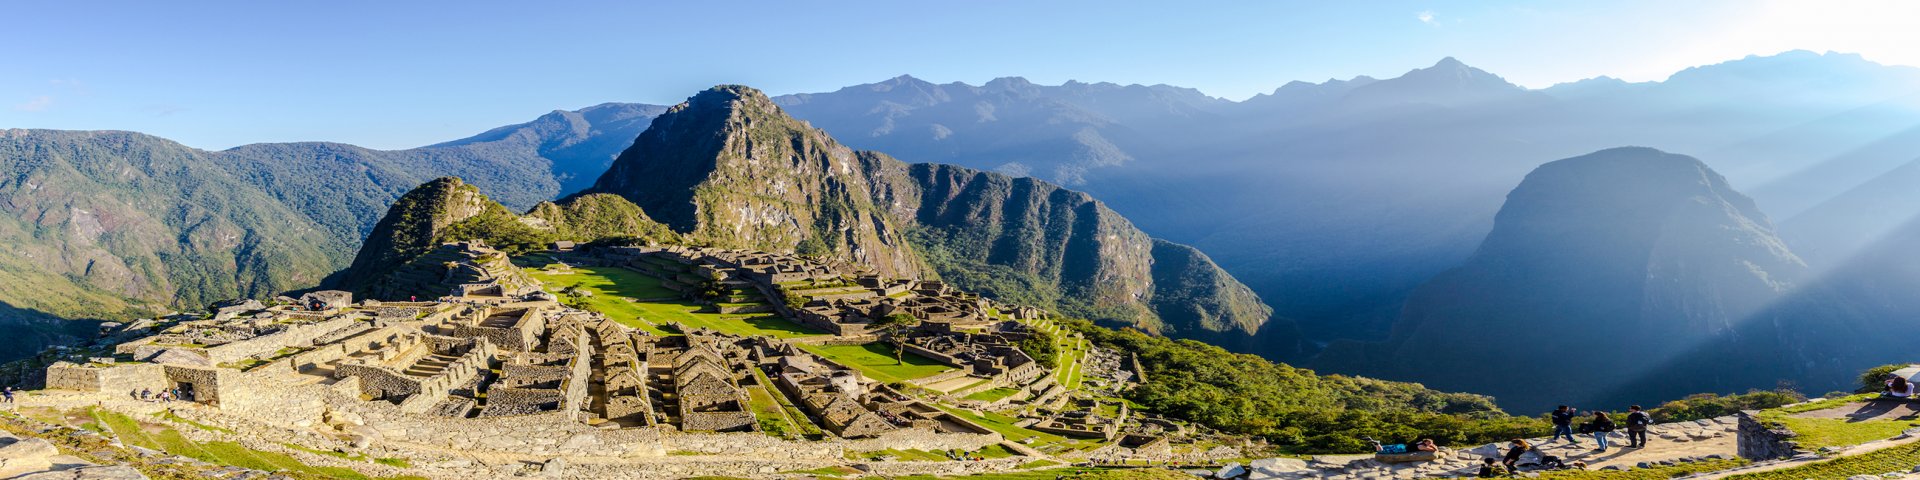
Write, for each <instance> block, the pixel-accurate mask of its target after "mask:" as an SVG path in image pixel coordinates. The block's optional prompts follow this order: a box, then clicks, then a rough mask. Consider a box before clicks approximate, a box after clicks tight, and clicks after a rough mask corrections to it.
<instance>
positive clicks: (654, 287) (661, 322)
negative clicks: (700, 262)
mask: <svg viewBox="0 0 1920 480" xmlns="http://www.w3.org/2000/svg"><path fill="white" fill-rule="evenodd" d="M528 273H529V274H530V275H532V276H533V278H534V279H535V280H539V281H541V282H544V283H546V284H547V290H548V291H551V292H556V293H558V292H559V291H560V290H562V289H565V288H567V287H575V288H578V289H580V290H584V291H586V292H589V293H591V295H589V296H585V297H582V298H581V299H580V300H579V302H578V303H579V304H580V305H581V306H584V307H586V308H588V309H591V310H593V311H597V312H600V313H602V314H605V315H607V317H609V318H612V319H613V321H616V322H620V323H621V324H623V325H627V326H630V327H634V328H638V329H641V330H646V331H648V332H651V333H653V334H656V335H665V334H669V333H671V332H667V331H666V329H665V327H666V326H667V324H669V323H680V324H682V325H686V326H688V327H696V328H699V327H704V328H711V329H714V330H717V331H721V332H726V333H731V334H736V335H747V336H753V335H768V336H772V337H776V338H794V337H805V336H813V335H825V333H824V332H820V331H817V330H814V329H811V328H807V327H806V326H804V325H800V324H797V323H793V322H790V321H787V320H786V319H784V318H780V317H779V316H777V315H773V314H768V313H713V312H702V311H701V310H703V309H705V308H706V307H705V306H703V305H700V304H698V303H694V302H690V301H685V300H677V298H679V297H680V294H679V292H675V291H673V290H671V289H668V288H666V287H663V286H661V285H660V279H658V278H654V277H651V276H648V275H645V274H642V273H640V272H636V271H633V270H630V269H626V268H620V267H580V266H576V267H573V268H572V269H571V271H570V272H568V273H548V272H546V271H544V270H542V269H537V268H529V269H528ZM628 299H633V300H631V301H630V300H628Z"/></svg>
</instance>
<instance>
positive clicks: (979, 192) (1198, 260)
mask: <svg viewBox="0 0 1920 480" xmlns="http://www.w3.org/2000/svg"><path fill="white" fill-rule="evenodd" d="M586 193H604V194H613V195H619V196H621V197H625V198H627V199H628V200H631V201H632V202H633V203H634V204H635V205H638V206H639V207H640V209H641V210H643V211H645V212H646V213H647V214H648V215H651V216H653V218H655V219H658V220H659V221H660V222H661V223H664V224H666V225H667V226H669V227H671V228H672V229H673V230H674V231H675V232H677V233H679V234H681V235H685V236H686V237H687V238H688V239H689V240H691V241H694V242H699V243H705V244H709V245H714V246H723V247H731V248H752V249H761V250H770V251H791V252H799V253H802V254H806V255H809V256H813V257H818V258H822V259H825V260H827V261H829V262H837V263H841V264H850V265H864V266H868V267H870V268H873V269H874V270H875V271H876V272H878V273H883V274H888V275H897V276H906V277H923V278H942V279H945V280H948V281H949V282H952V283H953V284H955V285H957V286H960V287H962V288H966V289H969V290H974V291H979V292H982V293H985V294H988V295H990V296H998V297H1004V298H1016V299H1020V300H1023V301H1026V302H1029V303H1032V304H1037V305H1043V306H1046V307H1050V308H1060V309H1062V311H1065V312H1068V313H1071V314H1074V315H1077V316H1083V317H1087V318H1093V319H1098V320H1103V321H1112V322H1117V324H1122V325H1132V326H1137V327H1140V328H1142V329H1145V330H1148V331H1164V332H1166V333H1169V334H1172V335H1175V336H1191V337H1201V336H1206V335H1218V334H1220V333H1223V332H1236V331H1237V332H1244V333H1245V334H1248V335H1251V334H1253V333H1255V332H1258V331H1260V330H1262V328H1263V326H1264V327H1265V328H1266V329H1268V330H1269V331H1278V332H1285V333H1283V334H1280V335H1273V338H1275V339H1276V340H1275V343H1278V344H1285V343H1288V342H1297V341H1298V339H1297V337H1296V336H1294V335H1292V334H1291V331H1290V329H1291V327H1290V326H1284V325H1283V326H1278V327H1276V326H1268V325H1267V323H1269V320H1270V316H1271V310H1270V309H1268V308H1267V307H1266V306H1265V305H1263V304H1262V303H1261V302H1260V301H1259V298H1258V297H1257V296H1256V295H1254V294H1253V293H1252V291H1251V290H1249V289H1248V288H1247V287H1246V286H1245V285H1242V284H1240V283H1239V282H1238V281H1236V280H1233V278H1232V276H1231V275H1229V274H1227V273H1226V272H1224V271H1221V270H1220V268H1219V267H1218V266H1217V265H1214V264H1213V262H1212V260H1210V259H1208V258H1206V256H1204V255H1198V254H1197V252H1194V251H1192V249H1190V248H1187V247H1184V246H1178V245H1173V244H1167V245H1166V246H1164V247H1160V248H1156V246H1155V242H1156V241H1155V240H1154V239H1152V238H1151V237H1149V236H1148V235H1147V234H1146V233H1144V232H1141V231H1140V230H1139V229H1138V228H1136V227H1135V226H1134V225H1133V224H1132V223H1131V222H1128V221H1127V220H1126V219H1125V218H1122V217H1121V216H1120V215H1119V214H1117V213H1115V212H1114V211H1113V210H1112V209H1109V208H1107V207H1106V206H1105V205H1104V204H1101V203H1100V202H1099V201H1097V200H1095V199H1093V198H1092V197H1090V196H1088V195H1086V194H1084V193H1080V192H1075V191H1072V190H1067V189H1064V188H1060V187H1058V186H1055V185H1052V184H1049V183H1046V182H1043V181H1039V180H1036V179H1032V178H1015V177H1010V176H1007V175H1003V174H998V173H992V172H982V171H978V170H973V169H968V168H962V167H955V166H950V165H935V164H912V165H910V164H906V163H904V162H901V161H898V160H895V159H893V158H892V157H889V156H887V155H885V154H883V153H878V152H867V151H857V150H853V149H851V148H848V147H846V146H844V145H841V144H840V143H839V142H838V141H835V140H834V139H833V138H832V137H831V136H829V135H827V134H826V133H825V132H823V131H821V130H819V129H816V128H813V127H812V126H811V125H809V124H807V123H806V122H802V121H799V120H796V119H794V118H792V117H790V116H787V115H786V114H785V112H783V111H782V110H781V108H780V107H779V106H778V105H776V104H775V103H774V102H773V101H772V100H771V99H769V98H768V97H767V96H766V95H765V94H762V93H761V92H760V91H758V90H755V89H752V88H749V87H743V86H736V85H728V86H719V87H714V88H713V89H710V90H707V91H704V92H700V93H699V94H698V95H695V96H693V97H692V98H690V99H688V100H687V102H686V103H682V104H680V105H676V106H674V107H673V108H670V109H668V110H667V112H666V113H664V114H662V115H660V116H659V117H658V118H656V119H654V123H653V126H652V127H650V128H649V129H648V130H647V131H646V132H644V133H642V134H641V135H640V138H639V139H638V140H636V141H635V142H634V144H633V147H632V148H629V149H627V151H626V152H624V153H622V154H620V157H619V158H618V159H616V160H615V161H614V164H613V166H612V167H611V168H609V169H608V170H607V173H606V174H604V175H602V176H601V177H600V180H599V181H597V182H595V184H594V186H593V187H592V188H589V189H588V190H586ZM1281 350H1282V351H1287V350H1290V349H1289V348H1281Z"/></svg>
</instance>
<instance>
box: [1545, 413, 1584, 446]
mask: <svg viewBox="0 0 1920 480" xmlns="http://www.w3.org/2000/svg"><path fill="white" fill-rule="evenodd" d="M1579 411H1580V410H1578V409H1575V408H1573V407H1569V406H1566V405H1561V406H1560V408H1556V409H1554V410H1553V413H1552V418H1553V438H1550V439H1547V441H1548V442H1554V441H1559V440H1560V436H1561V435H1566V436H1567V443H1571V444H1573V445H1574V446H1576V447H1577V446H1580V440H1579V439H1577V438H1574V436H1573V417H1574V415H1575V414H1576V413H1578V412H1579Z"/></svg>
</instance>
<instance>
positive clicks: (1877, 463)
mask: <svg viewBox="0 0 1920 480" xmlns="http://www.w3.org/2000/svg"><path fill="white" fill-rule="evenodd" d="M1914 465H1920V443H1909V444H1906V445H1901V446H1898V447H1893V448H1888V449H1884V450H1879V451H1874V452H1868V453H1863V454H1859V455H1854V456H1849V457H1840V458H1836V459H1833V460H1828V461H1824V462H1819V463H1812V464H1807V465H1802V466H1798V467H1793V468H1783V469H1779V470H1773V471H1769V472H1756V473H1746V474H1740V475H1734V476H1731V477H1727V479H1728V480H1801V479H1808V478H1817V479H1828V478H1833V479H1839V478H1847V477H1852V476H1855V475H1871V476H1878V475H1880V474H1883V473H1888V472H1902V473H1904V472H1906V471H1908V470H1911V469H1912V468H1913V466H1914Z"/></svg>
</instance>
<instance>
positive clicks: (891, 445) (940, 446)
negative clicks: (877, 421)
mask: <svg viewBox="0 0 1920 480" xmlns="http://www.w3.org/2000/svg"><path fill="white" fill-rule="evenodd" d="M1004 440H1005V438H1003V437H1001V436H1000V434H997V433H995V434H972V433H938V432H934V431H932V430H928V429H925V428H902V429H897V430H894V431H891V432H887V433H884V434H881V435H880V436H878V437H873V438H866V439H860V440H844V441H842V442H841V444H842V445H844V446H845V447H846V449H847V450H848V451H854V452H872V451H880V450H887V449H894V450H927V451H933V450H966V451H974V450H979V449H981V448H985V447H986V446H988V445H993V444H997V443H1000V442H1001V441H1004Z"/></svg>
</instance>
